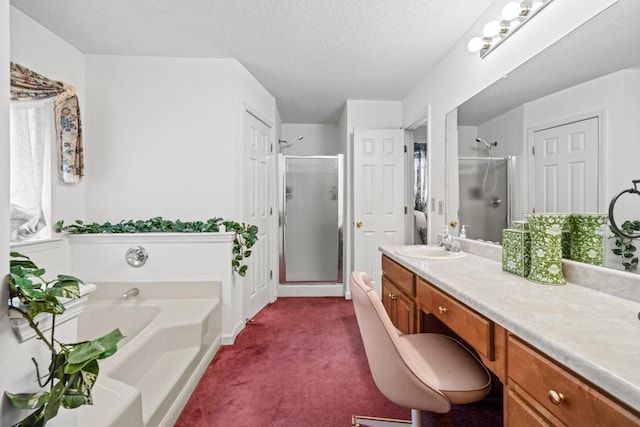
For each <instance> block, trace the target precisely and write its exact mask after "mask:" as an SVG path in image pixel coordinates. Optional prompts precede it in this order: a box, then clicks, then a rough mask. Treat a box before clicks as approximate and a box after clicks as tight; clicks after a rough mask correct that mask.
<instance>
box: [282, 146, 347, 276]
mask: <svg viewBox="0 0 640 427" xmlns="http://www.w3.org/2000/svg"><path fill="white" fill-rule="evenodd" d="M278 163H279V182H280V191H279V196H280V221H279V223H280V244H279V248H280V254H279V256H280V262H279V264H280V266H279V267H280V283H282V284H293V283H295V284H310V285H312V284H336V283H342V261H343V260H342V258H343V257H342V247H343V244H342V239H343V228H342V226H343V224H342V216H343V200H342V189H343V160H342V155H341V154H339V155H336V156H290V155H282V154H281V155H280V156H279V162H278Z"/></svg>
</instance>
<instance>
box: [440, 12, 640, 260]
mask: <svg viewBox="0 0 640 427" xmlns="http://www.w3.org/2000/svg"><path fill="white" fill-rule="evenodd" d="M639 16H640V6H639V5H638V2H634V1H632V0H621V1H619V2H617V3H615V4H614V5H612V6H611V7H610V8H608V9H607V10H605V11H604V12H602V13H601V14H600V15H598V16H596V17H594V18H593V19H592V20H591V21H589V22H587V23H585V24H584V25H583V26H581V27H580V28H578V29H576V30H575V31H574V32H572V33H570V34H568V35H567V36H566V37H564V38H563V39H561V40H559V41H558V42H556V43H555V44H554V45H553V46H551V47H549V48H548V49H547V50H545V51H544V52H542V53H540V54H539V55H537V56H536V57H534V58H532V59H531V60H529V61H528V62H527V63H525V64H523V65H521V66H520V67H518V68H517V69H516V70H514V71H513V72H511V73H510V74H509V75H508V76H504V78H502V79H500V80H499V81H498V82H496V83H494V84H493V85H492V86H490V87H488V88H487V89H485V90H484V91H482V92H481V93H479V94H477V95H476V96H474V97H473V98H471V99H469V100H468V101H467V102H465V103H464V104H462V105H460V106H459V107H458V108H457V109H455V110H453V111H452V112H450V113H449V114H448V115H447V118H446V120H447V123H446V125H447V132H446V143H447V220H448V221H451V220H456V221H458V224H459V226H462V225H467V227H466V236H467V237H468V238H473V239H482V240H487V241H493V242H497V243H499V242H500V239H501V230H502V228H506V227H507V224H510V223H511V221H512V220H522V219H524V216H523V214H524V213H526V212H570V213H594V212H607V210H608V206H609V201H610V200H611V198H612V197H613V196H615V195H616V194H618V193H619V192H620V191H621V190H623V189H625V188H629V187H630V186H631V182H632V180H633V179H640V166H639V164H638V159H640V144H638V135H640V120H639V118H640V26H638V25H637V22H638V17H639ZM620 205H621V206H619V207H618V206H617V207H616V221H619V222H622V221H625V220H637V219H640V209H639V206H638V204H637V203H634V201H633V200H629V201H628V202H627V201H624V202H621V203H620ZM607 234H608V235H609V234H610V233H607ZM606 240H608V242H607V244H608V246H609V248H608V249H607V251H606V252H607V258H608V259H607V262H606V263H607V266H611V267H614V268H621V267H620V266H619V260H618V259H615V257H614V256H613V255H612V254H611V250H610V249H611V246H612V245H613V239H606Z"/></svg>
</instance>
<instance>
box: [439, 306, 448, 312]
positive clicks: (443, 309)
mask: <svg viewBox="0 0 640 427" xmlns="http://www.w3.org/2000/svg"><path fill="white" fill-rule="evenodd" d="M438 311H439V312H440V314H442V313H446V312H447V307H443V306H441V305H439V306H438Z"/></svg>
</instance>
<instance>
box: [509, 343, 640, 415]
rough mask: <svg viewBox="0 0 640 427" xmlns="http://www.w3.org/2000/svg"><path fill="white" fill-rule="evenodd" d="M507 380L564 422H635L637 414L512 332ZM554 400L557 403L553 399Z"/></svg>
mask: <svg viewBox="0 0 640 427" xmlns="http://www.w3.org/2000/svg"><path fill="white" fill-rule="evenodd" d="M507 370H508V372H507V374H508V384H509V387H510V388H513V387H514V386H515V385H512V383H514V382H515V383H516V384H517V385H518V386H519V387H520V388H521V389H522V390H523V391H524V392H525V393H526V394H527V395H529V396H531V398H533V400H535V401H536V402H537V403H538V404H540V405H541V406H542V407H544V408H545V409H546V410H548V411H549V412H550V413H551V414H553V415H554V416H556V417H558V418H559V419H560V420H561V421H562V422H563V423H565V424H567V425H570V426H573V425H576V426H577V425H584V423H585V422H587V423H588V424H589V425H590V426H602V427H605V426H616V427H619V426H637V425H638V424H640V418H638V417H637V416H636V415H634V414H632V413H631V412H629V411H627V410H626V409H624V408H622V407H621V406H619V405H618V404H616V403H615V402H614V401H612V400H611V399H609V398H608V397H607V396H605V395H604V394H602V393H600V392H599V391H597V390H595V389H593V388H592V387H591V386H589V385H588V384H587V383H585V382H584V381H582V380H581V379H579V378H577V377H576V376H574V375H573V374H571V373H569V372H567V371H566V370H565V369H563V368H562V367H561V366H559V365H557V364H556V363H554V362H552V361H550V360H549V359H547V358H546V357H545V356H543V355H542V354H540V353H538V352H537V351H536V350H533V349H532V348H530V347H529V346H527V345H525V344H524V343H522V342H521V341H519V340H518V339H516V338H515V337H513V336H509V338H508V343H507ZM554 400H555V402H556V403H554V402H553V401H554Z"/></svg>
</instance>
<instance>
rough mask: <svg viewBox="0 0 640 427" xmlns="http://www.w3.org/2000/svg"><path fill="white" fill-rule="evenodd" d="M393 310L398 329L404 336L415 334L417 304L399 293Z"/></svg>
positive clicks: (396, 295)
mask: <svg viewBox="0 0 640 427" xmlns="http://www.w3.org/2000/svg"><path fill="white" fill-rule="evenodd" d="M393 309H394V311H395V313H394V315H395V316H394V317H395V322H394V324H395V325H396V328H398V329H399V330H400V331H402V333H404V334H412V333H414V332H415V312H416V303H415V302H414V301H413V300H412V299H411V298H407V297H406V296H405V295H404V294H403V293H402V292H397V293H396V294H395V298H394V300H393Z"/></svg>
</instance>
